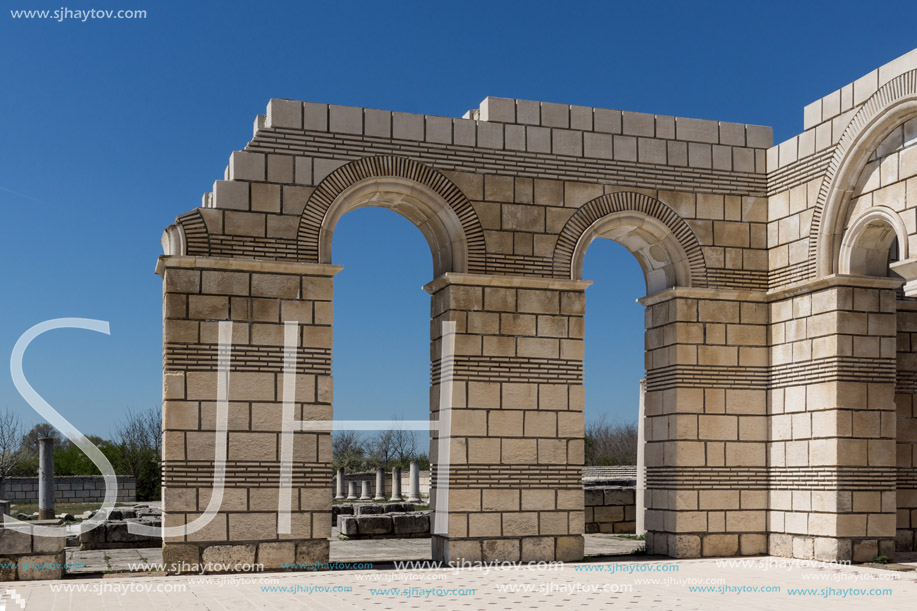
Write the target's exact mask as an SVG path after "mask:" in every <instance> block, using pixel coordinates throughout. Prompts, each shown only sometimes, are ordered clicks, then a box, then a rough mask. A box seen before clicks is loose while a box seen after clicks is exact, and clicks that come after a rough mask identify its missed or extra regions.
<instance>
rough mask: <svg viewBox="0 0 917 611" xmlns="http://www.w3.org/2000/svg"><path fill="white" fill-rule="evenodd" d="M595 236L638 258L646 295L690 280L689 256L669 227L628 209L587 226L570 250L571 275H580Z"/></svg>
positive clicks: (686, 284) (575, 276) (578, 276)
mask: <svg viewBox="0 0 917 611" xmlns="http://www.w3.org/2000/svg"><path fill="white" fill-rule="evenodd" d="M598 238H604V239H606V240H611V241H613V242H617V243H619V244H620V245H622V246H623V247H624V248H626V249H627V250H628V251H630V253H631V254H632V255H633V256H634V257H635V258H636V259H637V262H638V263H639V264H640V268H641V269H642V270H643V275H644V278H645V281H646V294H647V295H652V294H653V293H658V292H659V291H662V290H665V289H667V288H672V287H674V286H688V285H689V284H690V278H691V270H690V267H689V264H688V257H687V255H686V254H685V251H684V249H683V248H682V247H681V245H680V244H679V243H678V241H677V240H676V239H675V237H674V236H673V235H672V232H671V231H670V230H669V228H668V227H666V225H665V224H663V223H662V222H661V221H659V220H658V219H655V218H653V217H651V216H648V215H645V214H642V213H639V212H630V211H625V212H617V213H614V214H610V215H608V216H605V217H603V218H601V219H599V220H597V221H596V222H595V223H593V224H592V225H590V226H589V228H588V229H586V231H585V232H584V233H583V235H582V236H581V237H580V239H579V242H577V245H576V249H575V250H574V253H573V264H572V265H573V267H572V273H573V277H574V278H582V277H583V275H582V273H583V260H584V258H585V256H586V251H587V250H588V249H589V246H590V245H591V244H592V243H593V242H594V241H595V240H596V239H598Z"/></svg>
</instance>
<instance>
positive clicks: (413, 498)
mask: <svg viewBox="0 0 917 611" xmlns="http://www.w3.org/2000/svg"><path fill="white" fill-rule="evenodd" d="M419 502H420V467H418V466H417V461H416V460H412V461H411V487H410V488H409V489H408V503H419Z"/></svg>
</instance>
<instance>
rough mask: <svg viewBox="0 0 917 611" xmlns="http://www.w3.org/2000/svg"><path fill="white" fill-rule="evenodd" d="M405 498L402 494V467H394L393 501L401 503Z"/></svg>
mask: <svg viewBox="0 0 917 611" xmlns="http://www.w3.org/2000/svg"><path fill="white" fill-rule="evenodd" d="M403 500H404V497H403V496H401V467H395V468H394V469H392V501H394V502H396V503H399V502H401V501H403Z"/></svg>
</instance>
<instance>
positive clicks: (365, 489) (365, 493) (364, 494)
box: [360, 479, 373, 501]
mask: <svg viewBox="0 0 917 611" xmlns="http://www.w3.org/2000/svg"><path fill="white" fill-rule="evenodd" d="M360 485H361V487H362V491H361V493H360V500H361V501H371V500H373V497H372V494H371V493H370V484H369V480H368V479H364V480H363V481H362V482H360Z"/></svg>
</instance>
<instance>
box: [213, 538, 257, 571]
mask: <svg viewBox="0 0 917 611" xmlns="http://www.w3.org/2000/svg"><path fill="white" fill-rule="evenodd" d="M201 562H202V563H203V564H204V566H205V567H206V569H207V572H223V571H238V570H251V565H253V564H254V563H255V545H252V544H244V545H210V546H208V547H205V548H204V549H203V551H202V552H201ZM245 566H248V568H247V569H245V568H244V567H245Z"/></svg>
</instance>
